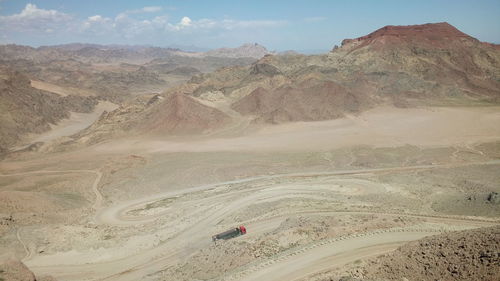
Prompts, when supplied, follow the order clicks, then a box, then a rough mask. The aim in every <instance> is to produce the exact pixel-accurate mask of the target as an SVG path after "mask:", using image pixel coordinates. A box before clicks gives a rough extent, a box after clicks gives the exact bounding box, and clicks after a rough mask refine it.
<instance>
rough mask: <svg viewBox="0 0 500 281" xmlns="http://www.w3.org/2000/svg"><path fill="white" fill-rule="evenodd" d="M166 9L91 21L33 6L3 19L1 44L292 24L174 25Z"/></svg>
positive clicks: (199, 21)
mask: <svg viewBox="0 0 500 281" xmlns="http://www.w3.org/2000/svg"><path fill="white" fill-rule="evenodd" d="M0 1H1V0H0ZM165 9H167V8H165V7H160V6H146V7H143V8H140V9H137V10H128V11H124V12H122V13H119V14H117V15H116V16H114V17H106V16H103V15H99V14H96V15H92V16H89V17H87V18H76V17H74V16H72V15H70V14H66V13H63V12H61V11H58V10H53V9H42V8H39V7H37V6H36V5H34V4H31V3H29V4H27V5H26V6H25V7H24V8H23V10H22V11H20V12H19V13H17V14H12V15H7V16H0V32H1V34H0V36H3V37H4V38H0V41H4V42H5V41H7V39H6V38H22V37H24V38H26V39H25V40H27V41H28V40H30V37H32V38H35V37H38V38H42V37H43V38H44V41H50V40H52V39H54V38H59V39H61V38H74V40H79V39H78V38H81V40H83V41H89V40H91V41H95V40H99V39H103V38H105V41H108V42H110V41H116V42H121V41H132V39H138V40H139V39H142V40H144V39H145V40H146V41H147V40H156V39H155V38H167V37H169V36H171V37H169V38H177V39H179V38H186V39H189V38H191V37H192V35H193V34H199V35H203V36H205V37H206V38H208V37H210V36H212V37H214V38H215V36H221V34H223V33H224V32H232V31H236V32H239V31H240V30H241V31H242V32H243V33H244V31H245V30H249V29H262V28H264V29H268V28H276V27H280V26H283V25H286V24H288V22H287V21H283V20H237V19H230V18H225V19H209V18H202V19H192V18H190V17H189V16H184V17H182V18H181V19H180V20H179V21H175V22H172V21H171V20H170V18H169V17H168V16H167V15H166V14H162V13H160V12H161V11H163V10H165ZM184 36H187V37H184ZM195 37H196V36H195ZM121 39H126V40H121ZM129 39H130V40H129ZM195 39H196V38H194V39H193V40H195ZM189 40H191V39H189ZM158 41H160V39H158Z"/></svg>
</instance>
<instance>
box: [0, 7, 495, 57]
mask: <svg viewBox="0 0 500 281" xmlns="http://www.w3.org/2000/svg"><path fill="white" fill-rule="evenodd" d="M429 22H448V23H450V24H452V25H454V26H455V27H457V28H458V29H460V30H461V31H463V32H465V33H467V34H469V35H471V36H473V37H475V38H477V39H479V40H481V41H487V42H491V43H500V0H470V1H465V0H434V1H431V0H419V1H409V0H408V1H405V0H377V1H375V0H351V1H349V0H343V1H342V0H338V1H334V0H330V1H328V0H282V1H281V0H274V1H271V0H267V1H263V0H262V1H261V0H251V1H243V0H242V1H238V0H220V1H218V0H210V1H209V0H205V1H204V0H177V1H174V0H172V1H166V0H163V1H161V0H149V1H133V0H123V1H120V0H85V1H84V0H29V1H23V0H0V44H10V43H15V44H22V45H30V46H34V47H37V46H41V45H57V44H65V43H73V42H81V43H96V44H128V45H154V46H198V47H201V48H219V47H237V46H239V45H242V44H244V43H259V44H261V45H263V46H265V47H267V48H268V49H269V50H276V51H285V50H298V51H306V52H315V51H325V50H329V49H331V48H332V47H333V46H334V45H339V44H340V42H341V41H342V40H343V39H345V38H356V37H359V36H363V35H366V34H368V33H370V32H372V31H374V30H376V29H378V28H381V27H383V26H385V25H411V24H423V23H429Z"/></svg>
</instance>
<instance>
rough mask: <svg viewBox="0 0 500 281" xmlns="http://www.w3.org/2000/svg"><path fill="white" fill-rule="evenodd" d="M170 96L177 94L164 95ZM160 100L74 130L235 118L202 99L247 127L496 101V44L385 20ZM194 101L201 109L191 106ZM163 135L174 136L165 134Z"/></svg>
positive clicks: (499, 81) (499, 62) (206, 78)
mask: <svg viewBox="0 0 500 281" xmlns="http://www.w3.org/2000/svg"><path fill="white" fill-rule="evenodd" d="M259 49H260V48H259ZM253 50H255V48H253ZM170 95H175V96H176V98H175V99H174V100H172V98H168V97H169V96H170ZM182 95H185V96H189V98H188V97H185V98H181V96H182ZM165 97H167V98H165V99H156V100H155V102H151V103H148V104H149V105H145V106H142V107H141V109H140V110H135V111H134V112H133V113H130V114H129V115H128V116H127V113H126V112H131V111H130V110H127V109H126V108H122V109H121V113H114V114H110V115H108V116H106V117H105V118H103V119H101V120H100V121H99V122H97V123H96V124H94V126H93V127H92V129H91V130H87V131H85V132H82V135H85V136H86V139H94V140H96V141H98V140H97V139H96V138H93V135H94V134H95V132H99V137H98V139H105V138H106V134H108V137H109V136H112V135H114V134H116V132H122V133H123V134H127V132H134V131H137V130H138V131H141V132H142V133H147V130H150V131H151V132H155V133H158V130H159V127H158V128H155V126H153V127H147V128H146V127H144V126H142V125H141V126H139V125H134V124H136V123H135V121H134V120H142V121H141V122H140V123H141V124H143V123H144V122H149V123H150V124H161V123H162V122H167V123H168V124H170V123H171V122H173V121H172V120H170V119H169V120H166V119H165V118H167V119H168V118H170V117H171V116H173V115H163V114H162V115H158V114H156V113H155V112H164V111H166V112H176V114H175V116H177V117H176V118H178V117H179V116H184V115H189V116H191V115H192V114H195V113H193V112H192V110H193V108H200V109H201V108H202V110H200V111H199V112H198V113H197V114H198V115H197V118H180V119H181V120H184V121H185V122H187V123H190V122H194V123H196V122H200V120H203V124H205V125H203V126H202V125H201V124H184V123H183V125H182V126H186V127H188V128H198V129H199V132H202V131H206V130H207V129H208V130H213V129H216V128H217V127H212V128H207V126H208V125H207V124H217V126H220V124H221V123H220V122H218V121H217V120H227V119H230V118H237V117H235V115H234V113H230V112H228V111H227V109H224V108H222V107H221V108H214V110H216V109H218V110H217V111H210V110H208V109H207V108H205V107H201V103H205V102H206V101H210V102H211V101H213V100H217V101H218V104H230V107H231V109H232V110H233V112H234V111H235V112H237V113H239V114H241V115H242V116H246V117H250V118H252V119H253V123H254V124H259V123H273V124H275V123H283V122H297V121H318V120H329V119H335V118H340V117H343V116H345V115H346V114H358V113H360V112H363V111H365V110H367V109H370V108H373V107H375V106H380V105H390V106H396V107H414V106H421V105H426V106H442V105H446V106H449V105H480V104H483V105H484V104H498V103H500V48H499V46H498V45H495V44H490V43H484V42H480V41H478V40H477V39H475V38H473V37H471V36H468V35H466V34H464V33H462V32H460V31H459V30H457V29H456V28H455V27H453V26H451V25H449V24H447V23H436V24H424V25H413V26H386V27H383V28H381V29H379V30H377V31H375V32H373V33H370V34H368V35H366V36H363V37H359V38H355V39H346V40H344V41H343V42H342V46H341V47H335V48H334V49H333V50H332V51H331V52H329V53H327V54H323V55H314V56H305V55H299V54H294V53H288V54H283V55H270V54H267V55H265V56H264V57H263V58H261V59H259V60H258V61H257V62H255V63H253V64H252V65H249V66H235V67H229V68H223V69H219V70H217V71H215V72H212V73H206V74H198V75H195V76H194V77H193V78H192V79H190V80H189V81H188V82H187V83H185V84H182V85H180V86H177V87H174V88H171V89H169V90H168V91H167V93H166V94H165ZM179 100H185V101H189V103H190V104H191V105H190V106H180V105H184V104H186V103H185V102H183V103H179V102H178V101H179ZM173 101H176V102H175V103H173ZM196 103H199V104H200V105H197V106H194V104H196ZM214 106H215V107H217V106H216V104H214ZM173 107H175V108H173ZM185 111H186V112H185ZM187 111H189V112H187ZM224 111H226V112H224ZM222 112H224V113H223V114H224V115H225V117H222V116H221V113H222ZM195 115H196V114H195ZM167 116H170V117H167ZM230 116H231V117H230ZM160 120H162V121H161V122H160ZM225 122H226V123H227V121H225ZM158 126H160V125H158ZM145 130H146V131H145ZM106 132H107V133H106ZM190 132H191V133H192V132H193V130H191V131H190ZM164 134H175V132H174V131H172V130H166V131H164Z"/></svg>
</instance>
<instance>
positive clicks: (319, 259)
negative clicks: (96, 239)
mask: <svg viewBox="0 0 500 281" xmlns="http://www.w3.org/2000/svg"><path fill="white" fill-rule="evenodd" d="M499 163H500V161H499V160H494V161H487V162H469V163H455V164H443V165H421V166H409V167H393V168H379V169H363V170H343V171H332V172H318V173H294V174H281V175H266V176H259V177H251V178H245V179H239V180H234V181H227V182H222V183H217V184H210V185H204V186H199V187H194V188H190V189H184V190H181V191H176V192H168V193H162V194H157V195H155V196H151V197H147V198H141V199H137V200H131V201H126V202H121V203H119V204H117V205H115V206H111V207H109V208H101V207H102V200H103V198H102V195H101V194H100V192H99V189H98V185H99V182H100V180H101V178H102V173H101V172H99V171H95V170H68V171H36V172H28V173H20V174H17V175H23V174H24V175H25V174H30V173H62V172H87V173H93V174H95V175H96V179H95V180H94V183H93V185H92V190H93V191H94V193H95V195H96V196H95V197H96V200H95V202H94V204H93V208H94V209H95V210H96V211H97V212H96V217H95V221H96V223H99V224H107V225H117V226H122V227H126V226H130V225H137V226H138V227H141V228H143V229H145V230H147V229H148V228H147V226H148V225H149V224H155V223H158V220H161V219H162V217H163V216H164V215H165V214H166V213H173V215H175V214H178V216H177V217H176V218H174V219H172V221H161V223H162V224H166V225H164V228H165V229H168V228H169V226H172V228H174V227H177V228H176V229H175V234H174V235H172V236H171V237H170V239H168V240H166V241H162V242H159V243H158V244H156V245H155V246H154V247H150V248H146V249H141V250H140V251H138V252H136V253H134V254H133V255H128V256H124V257H115V258H113V257H112V258H110V259H108V260H102V261H99V262H93V261H92V260H88V259H82V258H80V257H78V256H75V257H74V258H72V257H71V256H67V255H65V254H64V253H61V255H60V254H58V253H55V254H53V255H42V256H33V257H31V258H30V259H29V260H27V261H26V263H27V264H28V266H29V267H30V268H31V269H32V270H33V271H34V272H35V273H36V274H51V275H53V276H56V277H57V278H59V279H60V280H142V279H144V277H145V276H148V275H150V274H154V273H156V272H158V271H160V270H163V269H165V268H167V267H169V266H174V265H175V264H177V263H178V262H181V261H183V260H185V259H186V258H187V257H189V256H190V255H191V254H193V253H195V252H196V251H197V250H199V249H200V248H203V247H207V246H208V245H209V244H210V243H211V241H210V237H211V234H213V233H214V232H215V231H218V230H220V228H221V226H219V224H220V222H221V221H223V220H224V219H225V218H227V217H228V216H230V215H231V214H234V213H236V212H238V211H241V210H244V209H245V208H249V207H251V206H252V205H253V204H255V202H272V201H273V200H280V199H285V198H290V197H291V196H292V197H293V196H297V197H304V198H314V199H319V198H321V196H318V195H317V194H318V193H320V192H345V191H343V190H336V187H335V185H329V184H326V185H321V184H316V185H310V184H304V183H302V184H301V183H300V181H301V180H303V179H310V178H315V177H327V178H328V177H330V178H331V177H332V176H333V178H334V179H330V180H333V181H335V176H349V175H353V176H354V175H365V174H375V173H386V172H400V171H415V170H425V169H435V168H450V167H458V166H468V165H497V164H499ZM11 175H13V174H11ZM2 176H6V175H2ZM290 178H293V179H294V180H293V181H291V182H286V181H284V182H283V181H282V180H283V179H290ZM260 181H265V184H262V185H256V186H253V187H252V186H250V187H248V186H244V185H243V184H250V183H254V182H260ZM269 181H271V182H269ZM273 181H274V182H273ZM343 181H345V179H343ZM296 182H297V183H296ZM328 183H330V182H328ZM360 184H363V183H362V182H361V183H360ZM239 185H242V186H241V187H238V186H239ZM235 186H236V187H235ZM360 188H361V190H355V192H372V191H371V190H373V189H375V190H384V189H385V188H387V187H386V186H384V185H374V184H368V183H366V186H365V187H360ZM349 192H352V191H349ZM180 195H182V196H180ZM171 197H176V198H182V199H183V200H179V202H176V201H173V203H171V204H172V206H171V208H170V209H168V210H167V211H164V210H162V211H160V212H156V213H140V212H139V213H137V212H135V213H134V211H137V210H146V209H147V205H148V204H151V203H155V202H158V201H160V200H163V199H165V198H171ZM176 212H177V213H176ZM306 213H307V212H305V213H304V214H306ZM366 213H369V212H366ZM373 214H377V215H387V216H394V215H398V216H405V215H407V216H420V217H425V218H428V219H430V220H433V221H434V222H437V223H443V224H448V225H449V224H450V223H451V224H455V225H460V226H462V227H471V228H472V227H478V226H489V225H494V224H497V223H498V222H497V221H487V220H481V219H475V218H463V217H452V216H450V217H438V216H425V215H419V214H390V213H388V214H383V213H373ZM174 217H175V216H174ZM283 219H284V218H283ZM283 219H280V218H277V217H268V218H266V217H263V218H260V219H256V220H253V221H249V222H248V224H246V225H247V228H248V229H252V235H258V234H262V233H265V232H268V231H272V230H273V229H276V227H278V226H279V225H280V223H281V222H282V221H283ZM441 230H443V229H441ZM444 230H453V227H450V228H449V229H444ZM435 233H436V230H435V229H411V230H404V229H403V230H397V231H392V230H391V231H387V232H375V233H366V234H363V235H357V236H350V237H344V238H335V239H333V240H327V241H326V240H325V241H320V242H315V243H314V244H313V245H309V246H308V247H306V248H304V249H298V250H297V251H295V252H293V253H292V254H290V255H286V256H278V257H275V258H274V259H271V260H269V261H264V262H263V263H259V264H256V265H253V266H251V267H250V268H249V269H247V270H245V271H242V272H241V273H235V274H236V275H232V276H227V278H229V279H244V280H257V279H259V280H260V279H262V280H285V279H286V280H288V279H289V278H291V277H294V278H299V277H301V276H302V277H303V276H307V275H308V274H311V273H314V272H318V271H321V270H324V269H327V268H328V267H332V266H335V265H342V264H345V263H348V262H350V261H352V260H355V259H358V258H362V257H367V256H371V255H377V254H380V253H385V252H388V251H391V250H393V249H395V248H396V247H397V246H399V245H401V244H402V243H405V242H407V241H411V240H415V239H419V238H421V237H424V236H428V235H433V234H435ZM125 246H126V245H123V247H125ZM89 250H90V249H89ZM61 260H64V263H60V262H58V261H61ZM285 269H286V270H285ZM289 280H292V279H289Z"/></svg>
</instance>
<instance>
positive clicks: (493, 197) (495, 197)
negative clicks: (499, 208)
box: [486, 191, 500, 204]
mask: <svg viewBox="0 0 500 281" xmlns="http://www.w3.org/2000/svg"><path fill="white" fill-rule="evenodd" d="M486 200H488V202H489V203H491V204H500V194H498V192H494V191H493V192H490V193H489V194H488V196H486Z"/></svg>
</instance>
